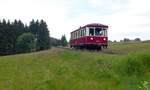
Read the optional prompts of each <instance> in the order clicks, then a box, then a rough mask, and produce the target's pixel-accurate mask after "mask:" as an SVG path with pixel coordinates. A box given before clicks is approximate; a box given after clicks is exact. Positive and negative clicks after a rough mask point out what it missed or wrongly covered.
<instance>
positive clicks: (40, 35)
mask: <svg viewBox="0 0 150 90" xmlns="http://www.w3.org/2000/svg"><path fill="white" fill-rule="evenodd" d="M37 24H38V23H37ZM38 27H39V28H38V31H37V50H38V51H39V50H45V49H49V48H50V37H49V31H48V28H47V24H46V22H45V21H43V20H41V21H40V23H39V26H38Z"/></svg>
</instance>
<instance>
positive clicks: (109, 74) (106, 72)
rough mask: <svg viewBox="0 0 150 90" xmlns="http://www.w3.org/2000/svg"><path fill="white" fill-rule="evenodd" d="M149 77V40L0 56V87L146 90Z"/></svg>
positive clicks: (21, 89) (9, 89) (20, 89)
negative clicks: (90, 49) (95, 48)
mask: <svg viewBox="0 0 150 90" xmlns="http://www.w3.org/2000/svg"><path fill="white" fill-rule="evenodd" d="M149 76H150V43H135V44H114V45H110V47H109V49H107V50H104V51H103V52H99V53H96V52H87V51H72V50H65V49H57V48H54V49H52V50H47V51H42V52H37V53H30V54H20V55H12V56H3V57H0V90H141V88H143V89H142V90H149V89H150V77H149ZM146 88H148V89H146Z"/></svg>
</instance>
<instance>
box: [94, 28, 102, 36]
mask: <svg viewBox="0 0 150 90" xmlns="http://www.w3.org/2000/svg"><path fill="white" fill-rule="evenodd" d="M95 35H96V36H98V35H102V29H101V28H95Z"/></svg>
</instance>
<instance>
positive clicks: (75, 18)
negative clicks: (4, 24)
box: [0, 0, 150, 40]
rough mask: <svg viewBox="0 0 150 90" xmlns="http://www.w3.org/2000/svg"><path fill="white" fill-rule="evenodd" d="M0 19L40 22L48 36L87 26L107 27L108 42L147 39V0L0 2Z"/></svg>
mask: <svg viewBox="0 0 150 90" xmlns="http://www.w3.org/2000/svg"><path fill="white" fill-rule="evenodd" d="M0 13H1V14H0V19H3V18H5V19H10V20H11V21H13V20H14V19H21V20H22V21H23V22H24V23H28V22H29V21H31V20H32V19H44V20H45V21H46V22H47V24H48V28H49V30H50V35H51V36H52V37H56V38H60V37H61V35H62V34H65V35H66V36H67V39H68V40H69V38H70V32H71V31H73V30H75V29H77V28H78V27H79V26H83V25H86V24H89V23H102V24H106V25H109V29H108V30H109V31H108V35H109V39H110V40H120V39H123V38H130V39H134V38H136V37H139V38H141V39H142V40H147V39H150V36H149V35H150V0H0Z"/></svg>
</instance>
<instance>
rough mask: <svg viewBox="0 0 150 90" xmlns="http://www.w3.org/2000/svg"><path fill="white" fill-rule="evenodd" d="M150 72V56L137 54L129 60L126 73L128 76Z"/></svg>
mask: <svg viewBox="0 0 150 90" xmlns="http://www.w3.org/2000/svg"><path fill="white" fill-rule="evenodd" d="M149 70H150V55H148V54H136V55H132V56H129V57H128V58H127V62H126V66H125V71H126V73H127V74H128V75H143V74H144V73H146V72H148V71H149Z"/></svg>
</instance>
